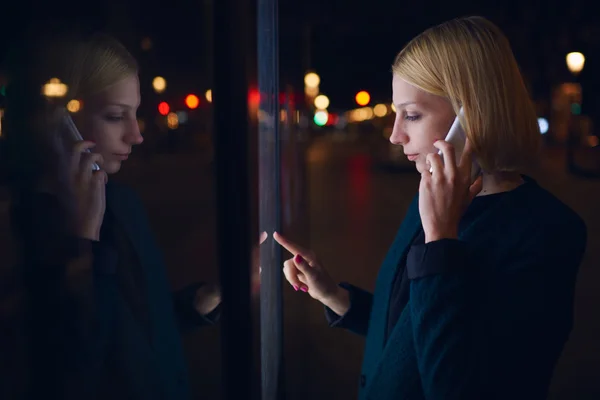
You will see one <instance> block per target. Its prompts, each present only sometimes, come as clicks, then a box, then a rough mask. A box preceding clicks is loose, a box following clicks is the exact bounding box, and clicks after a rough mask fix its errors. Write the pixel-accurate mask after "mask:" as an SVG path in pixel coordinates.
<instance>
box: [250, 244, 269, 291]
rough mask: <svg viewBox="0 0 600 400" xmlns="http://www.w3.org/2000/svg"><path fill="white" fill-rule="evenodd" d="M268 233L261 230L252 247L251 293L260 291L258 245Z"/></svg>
mask: <svg viewBox="0 0 600 400" xmlns="http://www.w3.org/2000/svg"><path fill="white" fill-rule="evenodd" d="M268 236H269V235H268V234H267V232H262V233H261V234H260V236H259V238H258V245H257V246H254V247H253V248H252V270H251V273H252V276H251V284H252V287H251V290H252V295H257V294H258V293H259V292H260V273H261V268H260V245H261V244H263V243H264V241H265V240H267V237H268Z"/></svg>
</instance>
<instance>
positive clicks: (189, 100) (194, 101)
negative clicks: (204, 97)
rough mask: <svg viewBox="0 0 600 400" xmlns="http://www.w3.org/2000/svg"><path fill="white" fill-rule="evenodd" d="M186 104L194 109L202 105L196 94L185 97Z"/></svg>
mask: <svg viewBox="0 0 600 400" xmlns="http://www.w3.org/2000/svg"><path fill="white" fill-rule="evenodd" d="M185 105H186V106H188V108H189V109H190V110H193V109H195V108H198V106H199V105H200V99H199V98H198V96H196V95H195V94H188V95H187V97H186V98H185Z"/></svg>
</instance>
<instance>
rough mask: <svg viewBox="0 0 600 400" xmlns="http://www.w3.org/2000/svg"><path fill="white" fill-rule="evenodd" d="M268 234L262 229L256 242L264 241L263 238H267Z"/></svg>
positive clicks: (261, 242)
mask: <svg viewBox="0 0 600 400" xmlns="http://www.w3.org/2000/svg"><path fill="white" fill-rule="evenodd" d="M268 236H269V235H268V234H267V232H265V231H263V232H262V233H261V234H260V236H259V238H258V244H263V242H264V241H265V240H267V237H268Z"/></svg>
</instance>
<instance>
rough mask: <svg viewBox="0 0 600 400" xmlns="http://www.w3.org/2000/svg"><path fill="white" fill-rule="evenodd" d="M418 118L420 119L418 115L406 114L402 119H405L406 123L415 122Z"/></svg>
mask: <svg viewBox="0 0 600 400" xmlns="http://www.w3.org/2000/svg"><path fill="white" fill-rule="evenodd" d="M420 117H421V116H420V115H408V114H406V115H405V116H404V119H405V120H407V121H416V120H418V119H419V118H420Z"/></svg>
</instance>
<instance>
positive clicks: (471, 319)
mask: <svg viewBox="0 0 600 400" xmlns="http://www.w3.org/2000/svg"><path fill="white" fill-rule="evenodd" d="M392 89H393V100H394V104H395V106H396V113H397V115H396V121H395V125H394V130H393V133H392V136H391V138H390V140H391V141H392V143H394V144H398V145H401V146H402V147H403V148H404V153H405V154H406V155H407V156H408V158H409V159H410V160H411V161H414V162H415V165H416V168H417V170H418V171H419V172H420V173H421V183H420V187H419V194H418V196H416V197H415V199H414V201H413V202H412V204H411V206H410V208H409V210H408V213H407V215H406V217H405V219H404V221H403V223H402V226H401V227H400V230H399V232H398V234H397V236H396V238H395V240H394V242H393V244H392V246H391V248H390V251H389V253H388V254H387V257H386V258H385V261H384V262H383V265H382V267H381V269H380V271H379V276H378V279H377V284H376V288H375V293H374V294H371V293H368V292H366V291H364V290H362V289H359V288H357V287H355V286H352V285H349V284H345V283H342V284H340V285H337V284H336V282H335V281H334V280H333V279H332V278H331V277H330V276H329V275H328V274H327V273H326V272H325V269H324V268H323V266H322V265H321V264H320V263H319V261H318V259H317V258H316V257H315V256H314V254H312V253H311V252H310V251H307V250H302V249H301V248H300V247H298V246H297V245H295V244H293V243H291V242H290V241H289V240H287V239H285V238H283V237H282V236H280V235H275V239H276V240H277V241H279V243H281V244H282V245H283V246H284V247H286V248H287V249H288V250H289V251H290V252H291V253H293V255H294V256H295V257H294V258H293V259H290V260H288V261H286V263H285V266H284V272H285V274H286V277H287V279H288V281H289V282H290V283H291V284H292V285H293V286H294V287H295V288H296V290H298V289H302V290H305V291H308V294H309V295H311V296H312V297H313V298H315V299H317V300H319V301H320V302H321V303H323V304H324V305H325V306H326V315H327V317H328V320H329V321H330V323H331V325H332V326H339V327H344V328H347V329H349V330H351V331H353V332H355V333H358V334H360V335H365V336H366V349H365V355H364V360H363V366H362V372H361V377H360V389H359V390H360V398H361V399H378V400H385V399H405V400H409V399H410V400H412V399H445V400H447V399H528V400H532V399H545V398H546V394H547V390H548V386H549V382H550V379H551V376H552V372H553V369H554V366H555V364H556V362H557V359H558V357H559V356H560V354H561V351H562V349H563V346H564V344H565V342H566V340H567V338H568V336H569V332H570V331H571V328H572V319H573V291H574V287H575V280H576V275H577V271H578V267H579V264H580V262H581V259H582V255H583V253H584V250H585V246H586V227H585V225H584V223H583V221H582V220H581V219H580V218H579V217H578V216H577V215H576V214H575V213H574V212H573V211H572V210H570V209H569V208H568V207H566V206H565V205H564V204H563V203H561V202H560V201H559V200H557V199H556V198H555V197H554V196H552V195H551V194H550V193H548V192H546V191H545V190H544V189H542V188H541V187H539V186H538V185H537V183H536V182H535V181H534V180H532V179H531V178H529V177H527V176H524V175H521V174H520V173H519V172H521V171H523V170H524V169H525V167H526V166H527V165H528V164H530V163H531V162H532V161H535V159H536V158H537V156H538V143H539V135H540V133H539V130H538V128H537V125H536V115H535V113H534V109H533V107H532V104H531V101H530V98H529V96H528V93H527V91H526V88H525V85H524V84H523V80H522V78H521V74H520V72H519V69H518V67H517V64H516V62H515V59H514V57H513V54H512V51H511V49H510V45H509V43H508V41H507V39H506V38H505V36H504V35H503V34H502V32H501V31H500V30H499V29H498V28H497V27H496V26H494V25H493V24H492V23H490V22H489V21H487V20H485V19H483V18H479V17H472V18H463V19H456V20H453V21H449V22H446V23H444V24H442V25H439V26H436V27H433V28H431V29H429V30H427V31H425V32H424V33H422V34H421V35H419V36H417V37H416V38H415V39H413V40H412V41H411V42H410V43H409V44H408V45H407V46H406V47H405V48H404V49H403V50H402V51H401V52H400V54H398V56H397V57H396V60H395V61H394V65H393V80H392ZM461 107H463V108H464V116H465V118H464V120H463V126H464V127H465V131H466V133H467V136H468V146H467V149H466V150H465V153H464V155H463V157H462V158H455V157H454V152H453V148H452V146H451V145H449V143H447V142H445V141H444V140H443V139H444V138H445V135H446V133H447V132H448V129H449V128H450V126H451V124H452V122H453V120H454V118H455V115H457V114H458V111H459V109H460V108H461ZM439 150H441V151H442V153H443V162H442V157H440V156H438V154H437V153H438V151H439ZM473 157H474V158H475V159H476V160H477V161H478V163H479V164H480V165H481V167H482V169H483V174H482V176H480V177H479V178H478V179H477V180H476V181H475V183H473V181H472V180H471V178H470V172H471V160H472V158H473ZM430 169H432V172H430ZM365 235H368V232H365Z"/></svg>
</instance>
